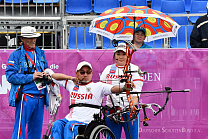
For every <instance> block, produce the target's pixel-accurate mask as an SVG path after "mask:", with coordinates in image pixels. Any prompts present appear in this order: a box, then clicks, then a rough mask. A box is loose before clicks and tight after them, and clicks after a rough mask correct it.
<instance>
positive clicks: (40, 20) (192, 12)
mask: <svg viewBox="0 0 208 139" xmlns="http://www.w3.org/2000/svg"><path fill="white" fill-rule="evenodd" d="M206 3H207V1H205V0H201V1H200V0H142V1H141V0H131V1H130V0H79V1H75V0H62V1H61V0H1V1H0V22H1V24H0V38H1V39H0V41H1V43H0V49H15V48H17V47H19V37H18V34H19V33H20V28H21V27H22V26H25V25H31V26H35V27H36V29H37V31H38V32H39V33H41V34H42V36H41V37H39V38H38V40H37V45H38V46H39V47H41V48H44V49H106V48H108V49H112V48H113V46H112V44H111V40H109V39H108V38H105V37H102V36H99V35H96V34H89V32H88V30H89V26H90V22H91V21H92V20H93V19H94V18H96V17H97V16H98V15H99V14H100V13H102V12H103V11H105V10H107V9H110V8H114V7H119V6H120V5H121V6H124V5H136V6H142V5H144V6H148V7H150V8H152V9H155V10H159V11H162V12H164V13H166V14H168V15H169V16H171V17H172V18H173V19H174V20H175V21H176V22H177V23H178V24H180V25H181V28H180V29H179V31H178V34H177V37H175V38H166V39H161V40H156V41H153V42H149V43H148V45H150V46H152V47H153V48H190V44H189V42H190V33H191V31H192V28H193V25H194V23H195V22H196V19H197V18H198V17H199V16H201V15H203V14H205V13H206ZM174 5H176V6H174ZM197 5H198V6H199V7H197ZM174 8H177V9H174Z"/></svg>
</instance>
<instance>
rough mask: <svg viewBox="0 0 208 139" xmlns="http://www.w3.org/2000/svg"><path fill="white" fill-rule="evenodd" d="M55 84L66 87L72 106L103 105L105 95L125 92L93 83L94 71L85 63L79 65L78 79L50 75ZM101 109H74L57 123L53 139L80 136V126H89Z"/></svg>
mask: <svg viewBox="0 0 208 139" xmlns="http://www.w3.org/2000/svg"><path fill="white" fill-rule="evenodd" d="M49 74H50V75H51V77H52V80H53V82H55V83H57V84H59V85H60V86H62V87H64V88H65V89H66V90H68V91H69V93H70V98H69V99H70V105H72V104H80V103H85V104H92V105H99V106H101V104H102V99H103V98H104V96H105V95H109V94H112V93H120V92H123V91H125V89H124V88H122V87H120V86H113V85H110V84H105V83H101V82H98V83H94V82H92V74H93V69H92V66H91V64H90V63H88V62H86V61H83V62H80V63H79V64H78V65H77V68H76V77H72V76H68V75H65V74H61V73H53V72H51V73H49ZM99 112H100V110H99V109H95V108H89V107H73V108H71V109H70V113H69V114H68V115H67V116H66V117H65V118H64V119H60V120H57V121H55V123H54V125H53V127H52V137H51V138H54V139H64V138H66V139H71V138H75V137H76V136H77V135H78V127H79V125H87V124H89V123H90V122H91V121H92V120H93V119H94V118H93V115H94V114H95V113H99Z"/></svg>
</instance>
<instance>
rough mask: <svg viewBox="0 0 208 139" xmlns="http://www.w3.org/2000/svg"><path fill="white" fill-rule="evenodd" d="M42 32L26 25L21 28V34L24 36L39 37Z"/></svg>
mask: <svg viewBox="0 0 208 139" xmlns="http://www.w3.org/2000/svg"><path fill="white" fill-rule="evenodd" d="M40 35H41V34H40V33H37V32H36V29H35V27H31V26H25V27H22V28H21V35H20V36H22V37H24V38H37V37H39V36H40Z"/></svg>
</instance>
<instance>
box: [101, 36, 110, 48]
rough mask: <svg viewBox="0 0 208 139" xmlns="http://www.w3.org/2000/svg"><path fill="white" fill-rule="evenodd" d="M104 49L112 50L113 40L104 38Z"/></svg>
mask: <svg viewBox="0 0 208 139" xmlns="http://www.w3.org/2000/svg"><path fill="white" fill-rule="evenodd" d="M102 48H103V49H111V48H112V44H111V40H110V39H109V38H107V37H103V43H102Z"/></svg>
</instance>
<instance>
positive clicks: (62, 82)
mask: <svg viewBox="0 0 208 139" xmlns="http://www.w3.org/2000/svg"><path fill="white" fill-rule="evenodd" d="M52 80H53V82H54V83H56V84H58V85H60V86H62V87H63V88H65V89H66V90H68V91H70V88H71V87H73V86H74V83H73V82H72V81H71V80H55V79H52Z"/></svg>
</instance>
